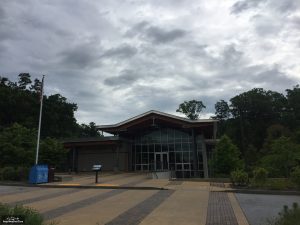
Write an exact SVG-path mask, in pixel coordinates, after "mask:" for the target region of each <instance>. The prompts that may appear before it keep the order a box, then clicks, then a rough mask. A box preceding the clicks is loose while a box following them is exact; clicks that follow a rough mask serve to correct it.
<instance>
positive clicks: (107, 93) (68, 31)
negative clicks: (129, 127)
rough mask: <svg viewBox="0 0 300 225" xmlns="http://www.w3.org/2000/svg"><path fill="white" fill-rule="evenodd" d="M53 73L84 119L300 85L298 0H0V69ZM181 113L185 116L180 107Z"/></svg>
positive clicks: (104, 119)
mask: <svg viewBox="0 0 300 225" xmlns="http://www.w3.org/2000/svg"><path fill="white" fill-rule="evenodd" d="M21 72H28V73H30V74H31V75H32V77H33V78H36V77H39V78H41V75H42V74H46V80H45V82H46V83H45V85H46V87H45V91H46V94H47V95H49V94H55V93H60V94H62V95H63V96H65V97H67V99H68V100H69V101H70V102H75V103H77V104H78V112H77V113H76V118H77V120H78V122H79V123H83V122H84V123H88V122H90V121H94V122H96V123H97V124H110V123H116V122H120V121H122V120H125V119H128V118H129V117H132V116H135V115H137V114H140V113H143V112H146V111H148V110H151V109H155V110H160V111H163V112H167V113H172V114H176V113H175V111H176V109H177V108H178V105H179V104H180V103H181V102H183V101H184V100H191V99H197V100H202V101H203V102H204V104H205V105H206V106H207V109H206V110H205V111H204V114H203V116H202V118H204V117H208V116H209V115H210V113H213V112H214V104H215V103H216V101H218V100H220V99H225V100H228V99H230V98H231V97H233V96H235V95H236V94H238V93H241V92H243V91H247V90H250V89H252V88H254V87H262V88H265V89H271V90H275V91H280V92H284V90H285V89H287V88H292V87H293V86H294V85H296V84H298V83H300V0H241V1H237V0H222V1H221V0H206V1H204V0H201V1H200V0H199V1H196V0H195V1H191V0H152V1H151V0H139V1H138V0H128V1H126V0H118V1H117V0H106V1H104V0H101V1H95V0H90V1H88V0H78V1H75V0H48V1H47V0H26V1H23V0H0V75H1V76H5V77H8V78H9V79H11V80H16V78H17V75H18V74H19V73H21ZM177 115H178V114H177Z"/></svg>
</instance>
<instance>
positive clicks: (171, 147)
mask: <svg viewBox="0 0 300 225" xmlns="http://www.w3.org/2000/svg"><path fill="white" fill-rule="evenodd" d="M174 150H175V148H174V144H169V152H174Z"/></svg>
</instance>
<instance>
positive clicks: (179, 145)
mask: <svg viewBox="0 0 300 225" xmlns="http://www.w3.org/2000/svg"><path fill="white" fill-rule="evenodd" d="M175 151H176V152H181V144H175Z"/></svg>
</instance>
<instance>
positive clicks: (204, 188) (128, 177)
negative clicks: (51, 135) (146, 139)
mask: <svg viewBox="0 0 300 225" xmlns="http://www.w3.org/2000/svg"><path fill="white" fill-rule="evenodd" d="M100 182H101V183H100V184H101V185H103V186H105V185H107V186H109V185H115V186H117V187H124V186H126V187H155V188H163V189H152V190H150V189H149V190H146V189H144V190H143V189H140V190H139V189H137V190H131V189H126V188H122V189H109V188H106V189H102V188H101V189H98V188H89V189H85V188H70V187H68V188H49V187H47V186H46V187H43V188H35V187H22V188H20V187H9V188H8V187H4V186H0V202H4V203H8V204H11V205H15V204H24V205H25V206H29V207H32V208H35V209H37V210H38V211H39V212H40V213H41V214H42V215H43V216H44V217H45V218H46V219H47V220H55V221H58V222H59V225H70V224H72V225H76V224H78V225H79V224H80V225H81V224H87V225H89V224H92V225H96V224H97V225H99V224H108V225H121V224H122V225H123V224H124V225H133V224H141V225H150V224H151V225H154V224H155V225H156V224H166V225H168V224H170V225H171V224H172V225H176V224H184V225H185V224H188V225H189V224H191V225H193V224H195V225H196V224H198V225H219V224H220V225H227V224H228V225H248V223H247V220H246V218H245V216H244V213H243V211H242V210H241V208H240V206H239V203H238V202H237V200H236V198H235V196H234V194H231V193H225V192H220V191H223V190H224V189H225V186H224V185H223V184H218V183H213V184H212V185H211V184H210V183H208V182H191V181H169V180H166V179H154V180H153V179H148V178H147V176H146V175H145V174H133V173H128V174H105V175H103V176H102V177H100ZM74 184H75V186H74V187H76V185H89V186H94V187H96V186H95V184H94V176H91V175H88V176H78V177H75V179H74V180H73V181H68V182H61V183H57V185H59V186H60V185H63V186H64V185H66V186H72V185H74Z"/></svg>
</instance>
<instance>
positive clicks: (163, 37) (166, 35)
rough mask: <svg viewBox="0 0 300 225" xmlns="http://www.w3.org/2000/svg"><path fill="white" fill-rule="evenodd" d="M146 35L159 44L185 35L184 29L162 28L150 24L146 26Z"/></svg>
mask: <svg viewBox="0 0 300 225" xmlns="http://www.w3.org/2000/svg"><path fill="white" fill-rule="evenodd" d="M146 35H147V37H148V38H150V39H151V40H152V41H153V42H154V43H158V44H159V43H166V42H171V41H174V40H176V39H178V38H182V37H184V36H185V35H186V31H184V30H183V29H173V30H164V29H162V28H159V27H154V26H151V27H148V28H147V30H146Z"/></svg>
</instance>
